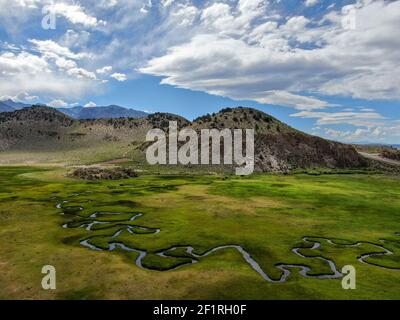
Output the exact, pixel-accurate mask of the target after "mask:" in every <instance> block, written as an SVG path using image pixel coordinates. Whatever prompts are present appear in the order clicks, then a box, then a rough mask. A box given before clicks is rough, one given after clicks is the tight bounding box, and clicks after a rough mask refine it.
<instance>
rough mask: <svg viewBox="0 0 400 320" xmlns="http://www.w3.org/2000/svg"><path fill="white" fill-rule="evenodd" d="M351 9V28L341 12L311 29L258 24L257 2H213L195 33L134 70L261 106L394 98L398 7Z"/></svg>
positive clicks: (397, 94) (397, 90)
mask: <svg viewBox="0 0 400 320" xmlns="http://www.w3.org/2000/svg"><path fill="white" fill-rule="evenodd" d="M354 8H355V9H354V10H356V17H357V24H356V29H355V30H348V29H346V28H343V25H342V20H343V19H344V18H345V16H346V14H347V12H348V11H346V10H344V11H343V12H342V11H333V12H331V13H329V14H327V15H326V16H324V17H323V18H322V20H321V21H319V22H318V23H317V24H316V23H315V22H314V23H312V24H311V23H310V21H309V19H307V18H305V17H303V16H294V17H291V18H289V19H288V20H286V21H282V20H281V21H273V20H271V21H264V22H262V23H260V22H258V20H257V19H258V18H259V14H258V13H259V12H264V11H263V10H265V7H264V6H263V3H262V1H247V2H246V1H239V2H238V4H237V6H236V7H232V6H230V5H229V4H227V3H218V4H212V5H210V6H209V7H207V8H205V9H204V10H203V12H202V15H201V24H202V26H200V27H202V29H201V30H200V31H198V33H196V34H195V35H194V36H193V37H191V39H189V40H188V41H186V42H184V43H181V44H178V45H175V46H173V47H170V48H169V49H168V50H167V52H166V53H165V54H164V55H160V56H159V57H156V58H152V59H150V61H148V63H147V65H145V66H144V67H142V68H140V71H141V72H143V73H147V74H152V75H156V76H160V77H163V78H164V80H163V83H166V84H170V85H174V86H178V87H182V88H188V89H193V90H201V91H206V92H209V93H214V94H220V95H223V96H228V97H231V98H235V99H238V98H242V99H248V98H251V99H254V100H256V101H259V102H261V103H265V98H264V94H265V92H267V93H268V92H271V91H272V92H274V91H280V92H282V91H286V92H289V93H291V94H294V95H296V96H297V95H301V94H302V93H304V92H308V93H318V94H322V95H332V96H334V95H344V96H350V97H356V98H365V99H400V87H399V86H397V83H400V66H399V64H398V57H397V55H396V54H395V52H396V51H397V50H396V49H395V48H397V49H398V48H399V47H400V40H399V38H398V37H393V36H392V35H393V34H396V32H397V31H396V30H399V28H400V1H393V2H385V1H380V0H377V1H358V3H357V5H356V6H355V7H354ZM238 26H240V28H239V27H238ZM221 29H223V30H224V31H223V32H220V30H221ZM382 57H385V58H384V59H383V58H382Z"/></svg>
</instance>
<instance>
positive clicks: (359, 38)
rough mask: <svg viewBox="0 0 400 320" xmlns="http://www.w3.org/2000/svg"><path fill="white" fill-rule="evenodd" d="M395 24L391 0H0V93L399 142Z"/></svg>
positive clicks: (398, 15)
mask: <svg viewBox="0 0 400 320" xmlns="http://www.w3.org/2000/svg"><path fill="white" fill-rule="evenodd" d="M399 30H400V0H392V1H385V0H339V1H330V0H205V1H200V0H158V1H155V0H85V1H78V0H59V1H56V0H0V100H6V99H13V100H14V101H20V102H24V103H39V102H40V103H45V104H47V105H49V106H53V107H73V106H77V105H82V106H86V107H93V106H96V105H97V106H103V105H110V104H117V105H121V106H125V107H130V108H134V109H137V110H144V111H148V112H171V113H176V114H179V115H182V116H185V117H187V118H188V119H194V118H196V117H198V116H201V115H204V114H206V113H212V112H217V111H219V110H220V109H221V108H224V107H234V106H246V107H254V108H257V109H260V110H262V111H264V112H266V113H269V114H271V115H273V116H275V117H277V118H278V119H280V120H282V121H284V122H286V123H288V124H289V125H292V126H293V127H295V128H297V129H300V130H303V131H305V132H308V133H311V134H314V135H318V136H322V137H325V138H329V139H332V140H338V141H343V142H371V143H372V142H374V143H389V144H400V37H399V36H398V34H399Z"/></svg>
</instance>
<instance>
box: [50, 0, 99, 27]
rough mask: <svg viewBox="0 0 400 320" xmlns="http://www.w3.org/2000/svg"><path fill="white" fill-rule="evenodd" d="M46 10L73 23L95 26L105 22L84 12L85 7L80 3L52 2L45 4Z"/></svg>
mask: <svg viewBox="0 0 400 320" xmlns="http://www.w3.org/2000/svg"><path fill="white" fill-rule="evenodd" d="M47 9H48V12H52V13H54V14H57V15H60V16H63V17H65V18H66V19H67V20H69V21H70V22H71V23H73V24H82V25H84V26H86V27H96V26H97V25H99V24H105V22H104V21H101V20H98V19H97V18H96V17H93V16H91V15H88V14H87V13H85V9H84V8H83V7H82V6H81V5H80V4H66V3H54V4H51V5H48V6H47Z"/></svg>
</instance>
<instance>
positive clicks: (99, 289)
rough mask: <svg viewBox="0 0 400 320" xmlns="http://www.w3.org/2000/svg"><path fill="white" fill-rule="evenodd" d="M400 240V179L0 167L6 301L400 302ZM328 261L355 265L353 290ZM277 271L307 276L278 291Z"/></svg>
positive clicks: (1, 291) (0, 253)
mask: <svg viewBox="0 0 400 320" xmlns="http://www.w3.org/2000/svg"><path fill="white" fill-rule="evenodd" d="M93 222H95V223H94V224H93ZM399 232H400V178H399V177H398V176H386V175H380V174H366V173H365V174H361V173H349V172H347V173H346V174H305V173H298V174H291V175H268V174H259V175H253V176H250V177H236V176H228V175H222V174H221V175H196V174H194V175H187V174H186V175H182V174H181V175H155V174H154V175H141V176H139V177H138V178H133V179H129V180H119V181H83V180H74V179H70V178H66V177H65V171H64V169H58V168H48V169H45V168H38V167H36V168H35V167H0V242H1V245H0V267H1V268H0V270H1V271H0V283H1V286H0V299H400V290H399V284H400V236H399ZM304 237H306V238H307V239H308V241H305V240H304ZM82 241H88V242H89V243H90V245H92V246H93V247H94V248H97V249H98V250H93V249H90V248H89V247H87V246H86V247H85V246H84V245H82V244H81V242H82ZM313 241H314V242H313ZM116 243H117V244H119V246H115V248H114V250H113V251H110V250H109V249H110V247H111V244H116ZM313 243H314V244H315V243H320V245H319V246H313ZM122 245H123V246H125V248H133V249H134V250H124V249H123V247H122ZM221 246H230V247H227V248H222V249H219V250H216V251H214V252H210V250H211V249H213V248H217V247H221ZM233 246H240V247H241V248H243V250H245V251H246V252H247V253H248V254H249V255H250V256H251V257H252V259H253V260H254V261H256V262H257V264H258V265H259V266H260V267H261V268H262V270H263V272H265V274H267V275H268V277H270V279H271V280H272V281H267V280H266V279H264V278H263V277H262V276H261V275H260V273H258V272H256V270H255V269H254V268H252V267H251V265H250V264H249V263H248V262H247V261H246V260H245V259H244V257H243V256H242V254H241V253H240V251H239V250H237V249H235V248H234V247H233ZM189 247H190V248H192V251H190V250H188V248H189ZM294 248H297V251H298V252H300V253H301V255H299V254H296V253H295V252H294V251H293V249H294ZM139 252H145V253H146V254H145V256H144V257H142V258H141V260H140V259H139V255H140V253H139ZM388 252H390V254H388ZM160 253H161V254H160ZM385 253H386V254H385ZM367 254H370V255H367ZM194 257H196V258H195V259H194ZM321 257H322V258H324V259H321ZM360 258H361V259H360ZM138 259H139V260H140V263H141V266H138V265H137V263H136V262H137V261H138ZM326 259H328V260H329V261H332V262H334V264H335V265H336V267H337V269H338V270H339V271H340V270H341V269H342V267H343V266H345V265H352V266H354V267H355V269H356V285H357V287H356V289H355V290H344V289H343V288H342V279H341V278H328V279H322V278H321V277H319V276H321V275H330V274H331V272H332V270H331V268H330V266H329V264H328V263H327V262H326ZM193 260H195V261H194V262H196V263H192V262H193ZM360 260H361V261H360ZM44 265H53V266H54V267H55V268H56V271H57V289H56V290H50V291H46V290H43V289H42V287H41V280H42V277H43V276H44V275H43V274H41V269H42V267H43V266H44ZM282 265H285V266H303V267H304V266H305V267H307V268H308V271H307V276H306V277H305V276H303V275H301V274H300V273H299V271H300V269H299V268H297V267H286V268H287V269H288V270H289V271H290V274H289V275H288V277H287V279H286V281H283V282H275V281H277V280H279V279H280V278H281V277H282V269H280V268H279V266H282Z"/></svg>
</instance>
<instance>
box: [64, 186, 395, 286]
mask: <svg viewBox="0 0 400 320" xmlns="http://www.w3.org/2000/svg"><path fill="white" fill-rule="evenodd" d="M81 194H82V193H76V194H74V195H73V196H79V195H81ZM68 203H69V201H68V200H64V201H62V202H60V203H58V204H57V205H56V208H57V209H64V208H63V207H64V205H66V204H68ZM75 208H76V211H82V210H84V208H83V207H80V206H77V207H75ZM64 210H65V209H64ZM61 214H62V215H71V216H75V217H78V218H80V219H83V220H85V221H82V223H81V224H78V225H76V223H77V221H71V222H69V223H65V224H63V225H62V227H63V228H65V229H72V228H85V230H86V231H95V230H93V227H94V226H95V225H110V227H120V228H119V229H118V230H117V231H116V232H115V233H114V234H113V235H112V236H110V237H111V238H112V239H115V238H118V237H119V236H120V235H121V234H122V233H123V232H128V233H129V234H132V235H141V234H142V235H143V234H158V233H160V232H161V230H160V229H158V228H148V227H144V226H137V225H132V224H130V225H124V224H123V223H124V222H125V223H126V222H130V223H131V222H133V221H135V220H137V219H138V218H140V217H142V216H143V213H133V214H132V216H131V217H130V218H129V219H128V220H126V219H125V220H114V221H99V220H97V219H99V216H107V215H115V216H118V215H127V213H126V212H95V213H93V214H91V215H90V216H89V217H84V216H81V215H79V214H76V213H70V212H62V213H61ZM128 214H129V213H128ZM72 224H74V225H72ZM106 228H107V227H105V229H106ZM135 229H139V230H142V231H145V232H146V233H135ZM101 230H103V229H101ZM396 235H400V233H399V232H397V233H396ZM95 237H96V236H94V237H89V238H87V239H85V240H82V241H81V242H80V244H81V245H82V246H84V247H86V248H88V249H90V250H95V251H114V250H117V249H122V250H124V251H127V252H135V253H138V256H137V258H136V261H135V264H136V266H137V267H139V268H141V269H147V270H154V269H152V268H149V267H144V266H143V264H142V260H143V259H144V258H145V257H146V256H147V254H149V253H148V252H147V251H145V250H140V249H137V248H132V247H129V246H127V245H125V244H124V243H121V242H109V243H108V249H106V250H104V249H103V248H100V247H97V246H96V245H94V244H93V243H91V242H90V240H91V239H92V238H95ZM102 237H103V236H102ZM335 240H340V239H329V238H324V237H303V239H302V241H303V242H304V243H306V244H309V245H311V247H295V248H293V249H292V252H293V253H294V254H295V255H297V256H299V257H301V258H304V259H318V260H321V261H323V262H324V263H326V264H327V265H328V266H329V268H330V273H326V274H316V275H313V274H310V272H311V268H310V267H309V266H307V265H302V264H283V263H279V264H276V265H275V267H276V268H277V269H279V270H280V271H281V272H282V273H281V276H280V278H279V279H273V278H271V277H270V276H268V274H267V273H266V272H265V271H264V270H263V269H262V268H261V266H260V265H259V264H258V262H257V261H256V260H255V259H254V258H253V257H252V256H251V254H250V253H249V252H248V251H246V250H245V249H244V248H243V247H242V246H240V245H236V244H229V245H221V246H217V247H215V248H211V249H209V250H208V251H206V252H204V253H203V254H197V253H195V249H194V248H193V247H191V246H175V247H171V248H168V249H165V250H161V251H158V252H156V253H154V254H156V255H157V256H159V257H162V258H165V259H168V258H186V259H190V260H191V261H190V262H187V263H186V262H185V263H182V264H180V265H178V266H175V267H173V268H170V269H168V270H166V271H172V270H177V269H179V268H182V267H184V266H187V265H192V264H195V263H198V262H199V260H200V259H202V258H205V257H207V256H209V255H211V254H213V253H215V252H217V251H221V250H226V249H234V250H237V251H238V252H239V253H240V254H241V256H242V257H243V259H244V260H245V261H246V262H247V264H248V265H249V266H250V267H251V268H252V269H253V270H254V271H256V272H257V273H258V274H259V275H260V276H261V277H262V278H263V279H264V280H266V281H268V282H271V283H282V282H285V281H287V279H288V277H289V276H290V275H291V273H292V272H294V270H297V271H298V274H300V275H301V276H303V277H305V278H314V279H337V278H341V277H343V274H342V273H341V272H340V271H339V270H338V268H337V265H336V264H335V262H334V261H332V260H330V259H328V258H325V257H323V256H319V255H316V256H307V255H304V254H302V253H301V252H300V251H301V250H318V249H319V248H320V247H321V243H322V241H325V242H327V243H328V244H330V245H334V246H339V247H344V248H345V247H358V246H361V245H363V244H369V245H373V246H375V247H376V248H378V249H379V250H380V251H379V252H370V253H365V254H362V255H361V256H359V257H358V261H359V262H361V263H364V264H368V265H373V266H378V267H381V268H385V269H391V270H393V269H395V270H399V269H398V268H388V267H383V266H380V265H377V264H373V263H369V262H368V261H366V259H367V258H370V257H377V256H385V255H386V256H388V255H393V254H394V253H393V252H392V251H390V250H389V249H387V248H385V247H384V246H383V245H384V244H385V241H386V240H383V239H381V240H379V241H380V242H381V243H382V245H378V244H375V243H372V242H362V241H360V242H356V243H349V244H342V243H336V242H335ZM177 249H183V250H184V251H185V253H186V254H187V255H188V256H186V255H185V256H178V255H171V253H172V252H173V251H175V250H177Z"/></svg>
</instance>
